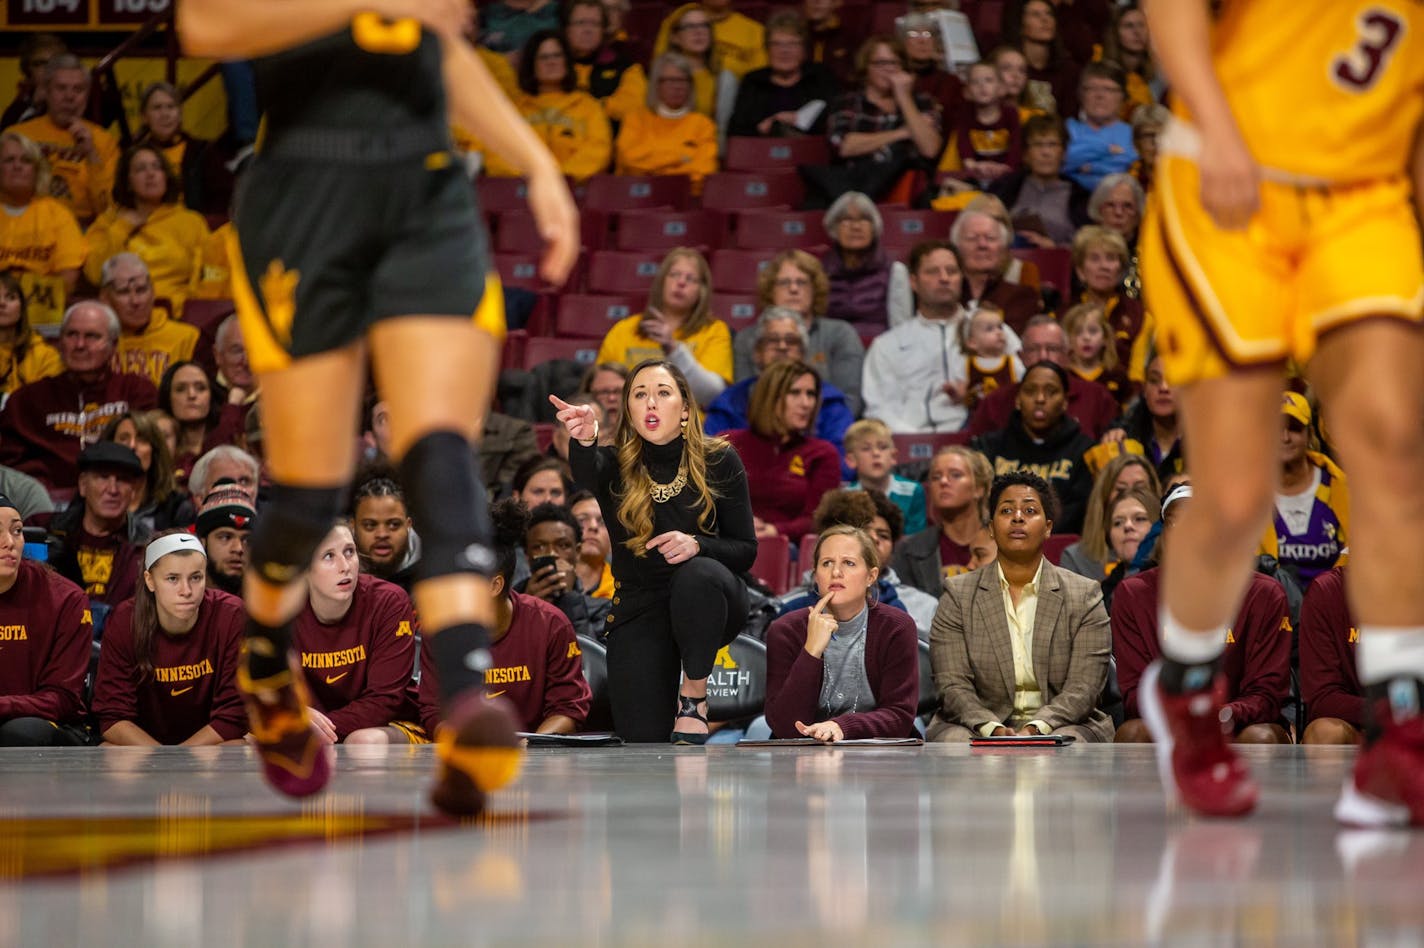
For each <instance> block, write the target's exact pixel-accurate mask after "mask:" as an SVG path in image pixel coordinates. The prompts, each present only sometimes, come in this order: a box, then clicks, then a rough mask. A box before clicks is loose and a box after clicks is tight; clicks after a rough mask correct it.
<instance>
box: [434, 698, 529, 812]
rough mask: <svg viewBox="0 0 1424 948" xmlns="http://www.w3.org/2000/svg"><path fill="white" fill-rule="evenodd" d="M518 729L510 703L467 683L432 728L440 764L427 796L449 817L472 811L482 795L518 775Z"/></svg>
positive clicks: (482, 799)
mask: <svg viewBox="0 0 1424 948" xmlns="http://www.w3.org/2000/svg"><path fill="white" fill-rule="evenodd" d="M518 731H519V728H518V724H517V722H516V720H515V716H514V712H513V711H512V710H511V709H510V706H509V703H508V702H506V701H503V700H501V699H499V698H487V697H485V692H484V689H483V688H472V689H470V690H468V691H467V692H466V693H465V694H464V695H463V696H461V697H460V698H458V699H457V700H456V701H455V703H454V704H453V705H452V706H451V707H450V712H449V714H447V715H446V716H445V720H444V721H443V722H442V723H441V724H440V726H439V727H437V728H436V729H435V756H436V757H437V758H438V760H439V769H438V771H437V774H436V778H435V786H433V787H432V788H431V790H430V800H431V802H432V803H434V804H435V805H436V806H437V807H439V808H440V810H441V811H442V812H444V813H447V814H449V815H450V816H476V815H478V814H479V813H480V812H481V811H482V810H483V809H484V806H485V795H486V794H489V793H493V792H494V791H495V790H498V789H499V788H500V787H503V786H505V785H506V784H508V783H510V782H511V781H513V780H514V778H515V777H517V776H519V768H520V766H521V765H522V764H523V762H524V750H523V748H522V747H521V746H520V741H519V734H518Z"/></svg>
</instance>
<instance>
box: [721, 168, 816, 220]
mask: <svg viewBox="0 0 1424 948" xmlns="http://www.w3.org/2000/svg"><path fill="white" fill-rule="evenodd" d="M805 195H806V189H805V187H804V186H803V185H802V184H801V176H800V175H799V174H797V173H796V172H795V171H769V172H743V171H721V172H718V173H716V174H710V175H708V176H707V180H706V181H705V182H704V183H703V186H702V206H703V207H710V208H715V209H718V210H723V211H750V210H756V209H758V208H771V207H784V208H791V207H797V206H799V205H800V204H801V201H802V199H803V198H804V197H805Z"/></svg>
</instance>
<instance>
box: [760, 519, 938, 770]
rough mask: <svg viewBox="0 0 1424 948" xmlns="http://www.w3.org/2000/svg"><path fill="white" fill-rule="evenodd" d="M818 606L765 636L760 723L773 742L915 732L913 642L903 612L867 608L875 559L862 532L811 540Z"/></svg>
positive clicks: (845, 530) (876, 572)
mask: <svg viewBox="0 0 1424 948" xmlns="http://www.w3.org/2000/svg"><path fill="white" fill-rule="evenodd" d="M813 562H814V563H815V575H816V589H817V591H818V592H819V593H821V601H820V602H818V603H816V605H814V606H811V607H809V608H806V609H798V610H796V611H795V612H788V613H787V614H786V615H784V616H782V617H781V618H779V619H777V620H776V621H775V622H773V623H772V624H771V625H770V626H769V627H768V628H767V630H766V722H767V724H768V725H770V726H771V733H772V736H773V737H798V736H799V737H811V738H815V739H816V740H818V741H826V742H828V743H829V742H831V741H841V740H856V739H859V738H872V737H909V736H913V735H914V718H915V703H916V702H917V701H918V700H919V694H920V685H919V681H920V679H919V667H920V666H919V645H918V644H917V639H916V633H915V621H914V620H913V619H912V618H910V614H909V613H907V612H905V611H904V610H901V609H894V608H892V607H890V606H886V605H883V604H881V603H879V602H876V601H875V598H874V595H873V592H872V591H873V590H874V589H875V581H876V579H878V578H879V576H880V558H879V555H878V554H877V552H876V549H875V544H874V542H873V541H872V540H871V539H870V537H869V536H867V535H866V534H865V532H864V531H862V530H860V529H858V528H856V527H851V526H845V525H842V526H835V527H831V528H830V529H828V530H826V531H825V532H824V533H822V534H821V537H820V539H819V540H817V542H816V552H815V555H814V557H813Z"/></svg>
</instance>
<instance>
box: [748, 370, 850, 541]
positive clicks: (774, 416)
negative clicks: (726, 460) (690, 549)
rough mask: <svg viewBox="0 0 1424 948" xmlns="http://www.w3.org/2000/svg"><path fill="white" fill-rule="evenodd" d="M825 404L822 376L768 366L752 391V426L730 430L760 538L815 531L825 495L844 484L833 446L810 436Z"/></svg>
mask: <svg viewBox="0 0 1424 948" xmlns="http://www.w3.org/2000/svg"><path fill="white" fill-rule="evenodd" d="M820 405H821V377H820V376H819V375H817V374H816V370H815V369H813V368H811V367H810V366H809V365H807V364H806V363H805V362H800V361H794V360H785V361H781V362H773V363H772V364H771V365H769V366H767V368H766V369H765V370H763V372H762V373H761V376H760V377H759V378H758V379H757V383H756V385H755V386H754V387H753V388H752V397H751V401H750V403H749V404H748V405H747V421H748V424H749V427H747V428H742V429H740V430H738V431H729V432H727V434H726V436H725V437H726V439H727V440H728V441H730V442H731V443H732V447H734V448H736V449H737V454H738V455H739V456H740V457H741V459H742V464H743V465H744V466H745V467H746V469H747V483H748V485H749V486H750V488H751V498H752V515H753V517H754V518H755V521H754V522H755V524H756V534H757V537H758V538H760V537H774V536H785V537H790V538H791V542H792V543H795V542H797V541H798V540H800V539H801V537H803V536H805V535H806V534H807V533H810V532H811V522H812V516H813V514H814V513H815V512H816V505H817V504H819V503H820V502H821V495H822V494H824V493H825V492H826V491H828V490H834V489H836V488H837V487H839V486H840V483H841V457H840V454H839V452H837V451H836V448H835V445H833V444H831V443H830V442H829V441H822V440H821V439H820V438H812V437H809V436H808V434H807V432H809V431H811V430H812V429H813V427H814V425H815V424H816V414H817V412H818V410H819V409H820Z"/></svg>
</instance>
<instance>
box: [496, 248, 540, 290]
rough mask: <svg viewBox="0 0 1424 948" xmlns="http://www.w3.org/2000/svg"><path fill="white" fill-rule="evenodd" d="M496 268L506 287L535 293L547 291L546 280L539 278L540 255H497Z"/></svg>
mask: <svg viewBox="0 0 1424 948" xmlns="http://www.w3.org/2000/svg"><path fill="white" fill-rule="evenodd" d="M494 267H495V269H496V270H498V271H499V279H500V281H501V282H503V283H504V285H505V286H513V287H518V288H519V289H521V290H530V291H532V292H535V293H538V292H539V291H540V290H543V289H545V284H544V278H543V277H541V276H539V255H538V254H535V253H496V254H495V255H494Z"/></svg>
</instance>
